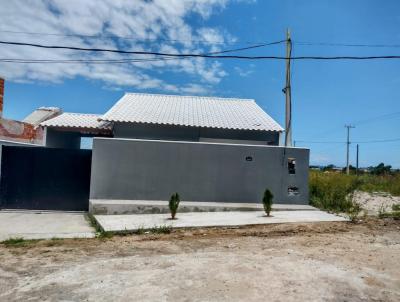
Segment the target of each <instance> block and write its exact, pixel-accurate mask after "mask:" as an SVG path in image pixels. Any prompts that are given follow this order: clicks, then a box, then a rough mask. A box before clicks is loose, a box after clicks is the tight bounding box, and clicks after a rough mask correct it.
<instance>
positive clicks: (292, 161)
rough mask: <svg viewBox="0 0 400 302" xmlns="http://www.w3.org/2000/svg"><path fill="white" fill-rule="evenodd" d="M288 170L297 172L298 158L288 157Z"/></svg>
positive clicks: (291, 172)
mask: <svg viewBox="0 0 400 302" xmlns="http://www.w3.org/2000/svg"><path fill="white" fill-rule="evenodd" d="M288 172H289V174H296V159H295V158H288Z"/></svg>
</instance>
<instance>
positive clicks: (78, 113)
mask: <svg viewBox="0 0 400 302" xmlns="http://www.w3.org/2000/svg"><path fill="white" fill-rule="evenodd" d="M63 114H73V115H91V116H99V117H101V116H103V114H97V113H80V112H63V113H61V114H60V115H57V116H61V115H63Z"/></svg>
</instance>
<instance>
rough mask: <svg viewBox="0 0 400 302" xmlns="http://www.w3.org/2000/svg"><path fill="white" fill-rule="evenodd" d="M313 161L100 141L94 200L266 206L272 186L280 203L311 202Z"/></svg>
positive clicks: (271, 151)
mask: <svg viewBox="0 0 400 302" xmlns="http://www.w3.org/2000/svg"><path fill="white" fill-rule="evenodd" d="M289 158H295V160H296V167H295V174H289V172H288V159H289ZM308 163H309V150H308V149H300V148H283V147H276V146H254V145H237V144H236V145H235V144H216V143H199V142H177V141H155V140H133V139H115V138H114V139H103V138H95V139H94V141H93V156H92V175H91V186H90V197H91V199H120V200H168V199H169V197H170V195H171V194H172V193H174V192H179V193H180V195H181V198H182V200H186V201H216V202H260V201H261V199H262V196H263V193H264V190H265V189H266V188H269V189H270V190H271V191H272V193H273V194H274V196H275V198H274V200H275V202H276V203H295V204H308ZM289 187H291V189H292V190H291V191H296V188H297V191H298V194H296V193H295V192H291V193H290V194H289V193H288V189H289Z"/></svg>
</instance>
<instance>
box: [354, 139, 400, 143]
mask: <svg viewBox="0 0 400 302" xmlns="http://www.w3.org/2000/svg"><path fill="white" fill-rule="evenodd" d="M397 141H400V138H393V139H380V140H372V141H359V142H355V143H358V144H372V143H388V142H397Z"/></svg>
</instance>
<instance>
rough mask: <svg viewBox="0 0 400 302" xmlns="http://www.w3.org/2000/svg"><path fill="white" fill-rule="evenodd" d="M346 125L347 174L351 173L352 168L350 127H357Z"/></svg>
mask: <svg viewBox="0 0 400 302" xmlns="http://www.w3.org/2000/svg"><path fill="white" fill-rule="evenodd" d="M345 127H346V128H347V142H346V145H347V154H346V174H347V175H348V174H350V169H349V151H350V150H349V149H350V129H351V128H355V127H354V126H352V125H345Z"/></svg>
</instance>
